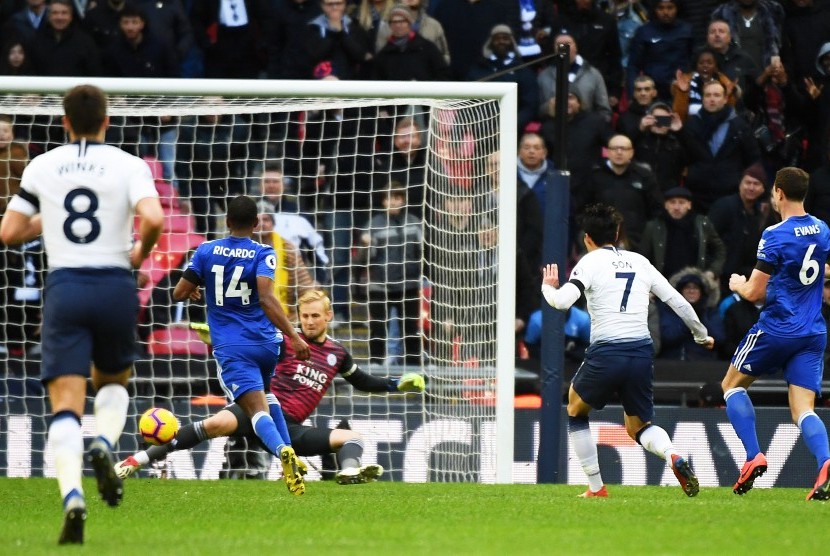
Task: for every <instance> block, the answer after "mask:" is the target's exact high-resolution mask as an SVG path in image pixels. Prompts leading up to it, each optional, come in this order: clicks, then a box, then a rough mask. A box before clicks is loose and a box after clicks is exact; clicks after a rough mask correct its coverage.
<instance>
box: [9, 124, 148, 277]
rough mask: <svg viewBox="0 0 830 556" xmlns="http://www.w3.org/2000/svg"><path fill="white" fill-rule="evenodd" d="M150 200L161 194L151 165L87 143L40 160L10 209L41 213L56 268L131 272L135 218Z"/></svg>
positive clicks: (32, 165) (27, 171)
mask: <svg viewBox="0 0 830 556" xmlns="http://www.w3.org/2000/svg"><path fill="white" fill-rule="evenodd" d="M147 197H158V193H157V192H156V188H155V185H154V184H153V177H152V175H151V174H150V167H149V166H147V163H146V162H144V161H143V160H141V159H140V158H138V157H136V156H133V155H131V154H128V153H126V152H124V151H122V150H121V149H118V148H116V147H113V146H111V145H104V144H102V143H97V142H94V141H85V140H81V141H77V142H75V143H71V144H68V145H63V146H60V147H57V148H55V149H52V150H51V151H49V152H46V153H43V154H42V155H40V156H38V157H35V158H34V159H33V160H32V162H31V163H30V164H29V165H28V166H27V167H26V169H25V170H24V171H23V177H22V178H21V183H20V192H19V193H18V194H17V195H15V197H14V198H13V199H12V201H11V202H10V203H9V209H10V210H14V211H16V212H19V213H21V214H25V215H27V216H33V215H34V214H36V213H38V212H39V213H40V214H41V218H42V221H43V240H44V244H45V246H46V253H47V255H48V261H49V269H50V270H54V269H56V268H126V269H129V268H131V265H130V247H131V246H132V241H133V214H134V212H135V206H136V205H137V204H138V202H139V201H140V200H141V199H144V198H147Z"/></svg>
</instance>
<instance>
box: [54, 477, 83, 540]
mask: <svg viewBox="0 0 830 556" xmlns="http://www.w3.org/2000/svg"><path fill="white" fill-rule="evenodd" d="M72 493H77V491H75V490H73V491H72ZM72 493H70V494H69V495H68V496H69V499H68V502H67V503H66V505H65V508H64V512H63V528H62V529H61V536H60V537H58V544H84V521H86V504H85V503H84V498H83V496H80V495H77V494H76V495H73V494H72Z"/></svg>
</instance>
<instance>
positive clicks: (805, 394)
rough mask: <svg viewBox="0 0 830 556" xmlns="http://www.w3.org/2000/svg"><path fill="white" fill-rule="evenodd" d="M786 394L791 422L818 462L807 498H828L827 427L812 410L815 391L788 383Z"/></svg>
mask: <svg viewBox="0 0 830 556" xmlns="http://www.w3.org/2000/svg"><path fill="white" fill-rule="evenodd" d="M788 395H789V402H790V413H791V414H792V418H793V422H794V423H795V424H797V425H798V428H799V429H800V430H801V438H803V439H804V443H805V444H806V445H807V448H808V449H809V450H810V453H811V454H813V456H815V458H816V463H817V464H818V476H817V477H816V482H815V484H814V485H813V488H812V490H810V492H809V493H808V494H807V500H830V447H828V441H827V427H825V426H824V423H823V422H822V420H821V419H820V418H819V416H818V415H816V412H815V411H813V409H814V407H815V402H816V393H815V392H813V391H812V390H809V389H807V388H802V387H801V386H796V385H794V384H790V386H789V392H788Z"/></svg>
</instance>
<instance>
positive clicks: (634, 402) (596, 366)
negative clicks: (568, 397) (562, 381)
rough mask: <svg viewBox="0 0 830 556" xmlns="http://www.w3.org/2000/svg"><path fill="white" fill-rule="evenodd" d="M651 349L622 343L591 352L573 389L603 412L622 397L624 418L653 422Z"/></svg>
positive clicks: (580, 369)
mask: <svg viewBox="0 0 830 556" xmlns="http://www.w3.org/2000/svg"><path fill="white" fill-rule="evenodd" d="M592 347H593V346H592ZM652 349H653V348H652V345H651V342H648V343H647V344H642V345H641V342H638V343H636V345H634V344H625V343H621V344H618V345H617V346H614V348H611V349H599V350H595V351H594V353H591V351H592V349H591V348H589V349H588V352H586V354H585V359H584V361H583V362H582V365H580V366H579V369H578V370H577V371H576V375H574V378H573V381H571V385H572V386H573V388H574V390H575V391H576V393H577V394H579V397H580V398H582V400H583V401H584V402H585V403H587V404H588V405H590V406H591V407H592V408H594V409H602V408H603V407H605V406H606V405H607V404H608V402H609V401H611V399H612V398H613V397H614V395H619V397H620V401H621V402H622V406H623V410H624V411H625V414H626V415H630V416H632V417H639V418H640V419H641V420H642V421H643V422H645V423H647V422H649V421H651V420H652V419H654V396H653V391H652V381H653V380H654V361H653V359H652V353H653V352H652Z"/></svg>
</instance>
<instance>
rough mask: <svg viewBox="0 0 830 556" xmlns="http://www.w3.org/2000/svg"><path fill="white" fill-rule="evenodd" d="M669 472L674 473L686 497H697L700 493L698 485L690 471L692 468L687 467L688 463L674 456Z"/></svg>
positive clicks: (693, 473)
mask: <svg viewBox="0 0 830 556" xmlns="http://www.w3.org/2000/svg"><path fill="white" fill-rule="evenodd" d="M671 470H672V471H674V476H675V477H677V481H678V482H679V483H680V488H682V489H683V492H685V493H686V496H689V497H691V496H697V493H698V492H700V483H699V482H698V480H697V477H696V476H695V472H694V471H692V466H691V465H689V462H688V461H686V460H685V459H684V458H682V457H680V456H678V455H677V454H674V455H672V457H671Z"/></svg>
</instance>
